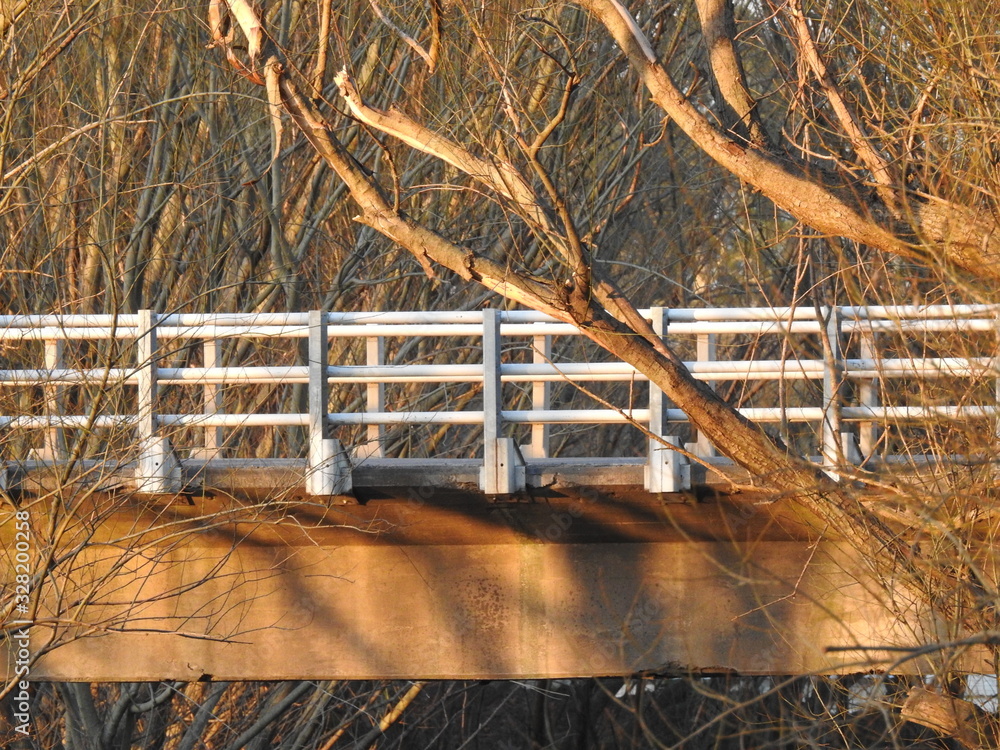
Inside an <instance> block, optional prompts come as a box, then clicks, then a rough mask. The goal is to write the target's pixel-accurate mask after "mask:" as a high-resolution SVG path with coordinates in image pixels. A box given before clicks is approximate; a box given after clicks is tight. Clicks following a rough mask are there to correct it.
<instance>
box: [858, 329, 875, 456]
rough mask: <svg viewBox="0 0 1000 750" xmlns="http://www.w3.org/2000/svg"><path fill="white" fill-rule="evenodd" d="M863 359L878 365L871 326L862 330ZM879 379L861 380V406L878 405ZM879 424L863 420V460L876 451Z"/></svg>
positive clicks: (861, 434)
mask: <svg viewBox="0 0 1000 750" xmlns="http://www.w3.org/2000/svg"><path fill="white" fill-rule="evenodd" d="M858 354H859V356H860V357H861V359H864V360H871V361H872V362H873V363H875V365H876V367H877V366H878V359H877V357H878V354H877V353H876V347H875V331H874V330H872V328H871V327H870V326H869V328H868V329H867V330H862V331H861V340H860V347H859V351H858ZM878 390H879V381H878V379H877V378H866V379H864V380H862V381H861V387H860V388H859V389H858V397H859V399H860V401H861V406H868V407H872V408H874V407H877V406H878V405H879V396H878ZM878 437H879V435H878V426H877V423H876V422H875V421H874V420H872V421H865V422H861V426H860V429H859V432H858V449H859V450H860V452H861V456H860V458H861V460H862V461H864V462H868V461H869V460H871V458H872V455H873V454H874V453H875V446H876V445H878Z"/></svg>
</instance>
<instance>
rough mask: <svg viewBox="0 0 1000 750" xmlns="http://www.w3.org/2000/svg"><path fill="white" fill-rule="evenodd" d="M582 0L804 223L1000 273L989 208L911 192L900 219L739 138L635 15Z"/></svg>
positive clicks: (729, 166)
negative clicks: (675, 76)
mask: <svg viewBox="0 0 1000 750" xmlns="http://www.w3.org/2000/svg"><path fill="white" fill-rule="evenodd" d="M576 1H577V3H578V4H579V5H580V6H582V7H583V8H586V9H587V10H589V11H590V12H591V13H593V14H594V15H595V16H596V17H597V18H598V20H599V21H600V22H601V23H602V24H603V25H604V26H605V28H607V30H608V31H609V32H610V34H611V35H612V37H614V39H615V40H616V41H617V42H618V44H619V46H620V47H621V48H622V50H623V51H624V53H625V55H626V57H627V58H628V59H629V61H630V62H631V63H632V66H633V68H634V69H635V70H636V72H638V73H639V75H640V77H641V79H642V81H643V83H644V84H645V86H646V88H647V90H648V91H649V92H650V94H651V96H652V98H653V101H655V102H656V104H657V105H659V106H660V107H662V108H663V110H664V111H665V112H666V113H667V114H668V115H669V116H670V117H671V118H672V119H673V120H674V122H676V123H677V125H678V126H679V127H680V128H681V129H682V130H683V131H684V132H685V133H686V134H687V136H688V137H689V138H690V139H691V140H692V141H694V143H695V144H696V145H697V146H698V147H699V148H700V149H701V150H702V151H704V152H705V154H707V155H708V156H709V157H711V158H712V159H714V160H715V161H716V162H717V163H718V164H719V165H720V166H721V167H723V168H724V169H726V170H728V171H729V172H731V173H732V174H733V175H735V176H736V177H738V178H739V179H740V180H742V181H744V182H746V183H747V184H749V185H751V186H752V187H754V188H756V189H757V190H759V191H760V192H761V193H762V194H763V195H765V196H766V197H767V198H769V199H770V200H771V201H773V202H774V203H775V204H776V205H777V206H779V207H780V208H782V209H784V210H785V211H787V212H788V213H790V214H791V215H792V216H794V217H795V218H797V219H798V220H800V221H802V222H803V223H804V224H807V225H808V226H810V227H812V228H813V229H816V230H817V231H819V232H822V233H824V234H829V235H832V236H838V237H845V238H847V239H850V240H854V241H855V242H858V243H861V244H863V245H868V246H870V247H873V248H876V249H879V250H883V251H885V252H888V253H892V254H894V255H899V256H902V257H906V258H915V259H920V260H923V261H927V260H940V261H944V262H945V263H948V264H952V265H955V266H957V267H959V268H963V269H965V270H966V271H969V272H971V273H973V274H975V275H977V276H980V277H986V278H990V279H997V280H1000V226H998V225H997V222H996V220H995V219H993V217H992V216H990V215H989V214H988V212H987V210H985V209H983V210H981V211H980V210H977V209H973V208H969V207H966V206H961V205H958V204H955V203H950V202H946V201H921V200H917V199H916V197H915V196H910V200H908V201H907V202H906V204H905V205H904V206H903V208H902V216H903V217H904V221H894V220H892V219H891V217H890V216H889V212H888V210H887V209H886V208H885V207H884V206H881V205H878V204H874V205H873V204H872V203H871V202H870V200H869V196H867V195H866V192H867V191H864V190H863V189H862V188H861V186H858V185H850V184H845V182H844V181H843V179H841V178H840V177H839V176H838V175H835V174H833V173H829V172H825V171H821V170H817V169H814V168H811V167H810V166H809V165H805V164H801V163H798V162H795V161H793V160H792V159H791V158H790V157H787V156H781V157H779V156H777V155H774V154H771V153H767V152H764V151H761V150H759V149H756V148H753V147H747V146H745V145H744V144H741V143H738V142H737V141H735V140H734V139H732V138H731V137H729V136H728V135H727V134H726V133H724V132H722V131H721V130H719V129H718V128H716V127H715V126H714V125H712V124H711V123H710V122H709V121H708V120H707V119H706V118H705V117H704V115H702V114H701V112H699V111H698V109H697V107H695V105H694V104H693V103H692V102H690V101H689V100H688V99H687V98H686V97H685V96H684V95H683V94H682V93H681V92H680V90H679V89H678V88H677V87H676V85H675V84H674V82H673V81H672V80H671V79H670V76H669V74H668V73H667V71H666V69H665V68H664V67H663V66H662V65H660V64H659V63H655V62H650V60H649V59H648V55H647V52H646V50H648V49H649V42H648V41H647V40H646V39H645V37H644V36H642V33H641V31H639V30H638V26H637V25H636V24H635V22H634V21H633V22H631V23H629V22H628V21H627V19H625V18H624V17H623V15H622V14H623V13H624V9H623V8H622V6H621V4H620V3H618V2H617V0H576ZM904 195H906V194H904Z"/></svg>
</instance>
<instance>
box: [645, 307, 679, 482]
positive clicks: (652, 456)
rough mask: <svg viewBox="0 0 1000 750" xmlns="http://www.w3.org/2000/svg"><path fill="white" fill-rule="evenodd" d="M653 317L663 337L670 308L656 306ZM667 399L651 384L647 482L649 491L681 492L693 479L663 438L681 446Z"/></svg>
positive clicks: (658, 334)
mask: <svg viewBox="0 0 1000 750" xmlns="http://www.w3.org/2000/svg"><path fill="white" fill-rule="evenodd" d="M650 312H651V314H652V317H653V331H654V332H655V333H656V335H657V336H659V337H660V338H661V339H662V338H664V337H665V336H666V335H667V324H668V319H669V310H667V308H664V307H654V308H652V310H651V311H650ZM666 411H667V398H666V395H665V394H664V393H663V391H662V390H660V388H659V387H658V386H657V385H656V384H655V383H653V382H652V381H651V382H650V383H649V432H650V433H651V436H650V437H648V438H647V441H646V442H647V460H646V470H645V485H646V489H647V490H648V491H649V492H655V493H657V494H659V493H663V492H679V491H681V490H682V489H686V485H688V484H689V481H685V477H684V475H683V468H684V467H682V466H681V456H680V454H679V453H678V452H677V451H674V450H671V449H670V448H667V447H666V446H665V445H664V444H663V443H662V442H661V441H660V440H657V439H656V438H655V437H652V436H657V437H659V438H662V439H663V440H665V441H666V442H668V443H670V444H671V445H679V444H680V440H679V439H678V438H677V437H675V436H673V435H669V436H668V435H667V434H666V425H667V420H666V416H667V415H666Z"/></svg>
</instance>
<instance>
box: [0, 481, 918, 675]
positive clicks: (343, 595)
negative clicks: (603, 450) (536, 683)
mask: <svg viewBox="0 0 1000 750" xmlns="http://www.w3.org/2000/svg"><path fill="white" fill-rule="evenodd" d="M380 495H381V496H380V497H379V498H377V499H376V498H374V497H370V498H362V500H363V501H366V502H365V504H362V505H356V506H338V507H332V508H331V507H327V506H325V505H321V504H318V503H316V504H312V503H286V502H282V501H280V500H277V499H271V500H268V501H266V502H262V503H256V504H255V503H252V502H251V501H250V500H249V499H248V498H242V499H240V498H233V497H231V496H222V495H219V496H217V497H198V496H196V497H187V498H183V497H182V498H161V499H159V500H158V501H156V502H145V503H141V504H140V503H138V502H137V501H136V499H135V498H134V497H130V496H127V495H126V496H118V495H107V494H101V493H95V494H92V495H90V496H84V497H81V498H79V501H78V506H77V513H78V515H79V519H80V520H79V522H78V523H77V524H76V525H75V526H71V527H70V528H69V529H68V530H67V531H66V536H65V537H64V539H63V542H62V543H63V544H70V543H72V542H73V541H74V540H79V539H81V538H82V535H83V534H84V533H86V534H91V535H92V537H91V542H90V544H89V545H88V546H86V547H85V548H84V549H83V550H82V551H81V552H80V553H79V554H77V555H75V556H73V557H71V558H70V559H68V560H67V561H66V562H65V563H64V564H63V565H61V566H60V567H59V568H57V569H56V570H55V571H54V572H53V576H54V578H55V582H56V583H58V585H56V586H54V585H51V584H52V583H53V581H52V580H50V581H49V584H48V585H45V586H44V587H43V589H42V591H41V594H42V596H41V602H42V608H41V611H40V612H39V613H38V616H37V618H36V619H37V620H38V622H39V623H42V622H46V621H47V624H39V625H36V626H35V627H33V628H32V630H31V635H32V640H31V642H32V648H33V649H36V650H38V651H39V652H40V651H41V650H43V647H44V650H46V651H47V653H45V654H44V655H43V656H42V657H41V658H40V659H39V660H38V662H37V663H36V664H35V665H34V667H33V669H32V678H33V679H47V680H112V681H114V680H120V681H146V680H163V679H179V680H192V679H199V678H203V677H206V676H208V677H211V678H213V679H254V680H277V679H293V678H302V679H332V678H336V679H354V678H357V679H374V678H409V679H413V678H460V679H480V678H482V679H495V678H544V677H571V676H586V675H622V674H630V673H634V672H643V671H653V672H663V673H677V672H686V671H692V670H693V671H702V672H704V671H707V672H713V671H730V670H736V671H739V672H745V673H781V674H787V673H803V672H812V671H819V672H827V673H829V672H837V671H858V670H864V669H869V668H878V666H879V665H880V664H882V663H883V662H881V661H880V660H881V659H882V658H883V657H885V656H886V654H884V653H881V652H872V651H845V652H841V651H837V652H829V651H827V650H826V649H827V647H831V646H832V647H844V646H849V647H850V646H859V645H861V646H871V645H885V646H893V645H914V640H915V639H916V638H918V636H916V635H914V633H915V632H917V631H919V624H918V623H913V622H902V623H901V622H900V621H899V620H898V619H897V618H895V617H894V616H893V614H892V611H891V608H889V607H887V603H886V602H885V601H884V600H883V597H882V595H881V594H880V592H879V590H878V588H877V587H876V586H875V585H874V584H873V582H872V581H871V580H869V579H867V578H866V577H865V574H864V573H863V570H862V568H861V566H860V565H859V564H858V562H857V556H856V555H855V554H852V552H851V551H850V550H845V549H843V548H841V547H840V546H839V545H838V544H837V542H836V541H826V542H822V543H820V544H818V545H816V544H814V543H813V542H814V540H811V539H810V538H809V537H808V535H807V533H806V531H805V529H804V527H803V525H802V524H801V523H800V522H799V521H798V519H797V516H796V513H795V510H794V508H793V507H792V506H789V505H785V504H783V503H774V504H769V505H758V504H757V503H759V502H760V498H752V497H749V496H739V497H737V498H719V499H714V500H711V501H707V502H702V503H690V504H685V503H673V504H671V503H664V502H660V501H658V500H656V499H654V498H653V497H651V496H650V495H649V494H648V493H645V492H642V491H640V490H637V489H630V490H625V489H621V488H603V489H593V490H587V491H582V492H574V491H563V492H551V493H549V494H547V495H544V496H537V497H535V498H533V499H531V500H530V501H523V502H511V503H490V502H486V500H485V499H484V498H483V496H482V495H481V494H480V493H478V492H469V491H459V490H453V491H450V492H444V491H437V490H425V491H420V490H406V491H398V492H395V493H394V492H392V491H390V490H384V491H382V492H381V493H380ZM42 506H43V502H41V501H34V502H33V501H32V499H31V498H28V497H26V498H22V509H26V510H28V511H29V512H30V513H31V518H32V526H33V528H35V529H38V530H39V532H40V530H42V529H44V528H46V527H47V522H48V514H47V512H45V511H44V509H43V507H42ZM8 515H10V514H8ZM0 519H2V520H4V523H3V525H2V534H0V539H2V542H3V544H4V545H5V546H7V548H9V545H10V544H11V542H12V540H13V538H14V530H13V523H11V522H9V521H8V520H7V518H6V517H0ZM112 571H113V572H112ZM8 577H9V576H8ZM11 584H12V581H7V582H6V583H5V586H9V585H11ZM81 601H87V602H88V604H86V605H85V606H82V607H78V606H77V604H78V603H79V602H81ZM68 612H72V615H73V617H74V618H75V620H74V624H72V625H70V624H67V619H66V615H67V613H68ZM53 623H58V624H53ZM8 643H9V642H8ZM890 656H891V655H890ZM908 666H909V667H911V668H912V669H913V670H914V671H920V669H921V668H924V669H926V665H920V664H916V663H914V664H910V665H908ZM9 675H10V671H9V668H8V676H9Z"/></svg>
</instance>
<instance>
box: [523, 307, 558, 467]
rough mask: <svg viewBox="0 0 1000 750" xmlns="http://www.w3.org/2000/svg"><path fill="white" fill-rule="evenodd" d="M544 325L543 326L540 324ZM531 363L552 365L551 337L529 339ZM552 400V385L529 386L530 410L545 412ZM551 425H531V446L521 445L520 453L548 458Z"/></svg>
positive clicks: (538, 381) (541, 336)
mask: <svg viewBox="0 0 1000 750" xmlns="http://www.w3.org/2000/svg"><path fill="white" fill-rule="evenodd" d="M541 325H544V324H541ZM531 362H532V364H535V365H543V364H544V365H549V364H551V363H552V337H551V336H546V335H539V336H532V337H531ZM551 400H552V383H550V382H549V381H548V380H536V381H534V382H532V384H531V410H532V411H546V410H548V408H549V406H550V404H551ZM550 432H551V425H548V424H533V425H531V444H530V445H522V446H521V451H522V452H527V454H528V455H529V456H531V457H532V458H548V457H549V434H550Z"/></svg>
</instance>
